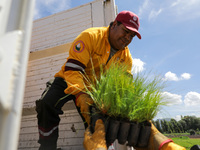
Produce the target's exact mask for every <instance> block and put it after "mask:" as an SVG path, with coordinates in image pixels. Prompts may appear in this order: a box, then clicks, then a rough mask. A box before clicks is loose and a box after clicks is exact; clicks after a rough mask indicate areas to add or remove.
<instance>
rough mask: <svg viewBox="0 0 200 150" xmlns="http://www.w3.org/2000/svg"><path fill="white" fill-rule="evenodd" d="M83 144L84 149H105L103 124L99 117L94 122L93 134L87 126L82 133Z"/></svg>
mask: <svg viewBox="0 0 200 150" xmlns="http://www.w3.org/2000/svg"><path fill="white" fill-rule="evenodd" d="M83 146H84V148H85V149H86V150H107V146H106V140H105V126H104V123H103V121H102V120H101V119H98V120H97V121H96V124H95V131H94V133H93V134H91V132H90V127H88V128H87V129H86V131H85V134H84V141H83Z"/></svg>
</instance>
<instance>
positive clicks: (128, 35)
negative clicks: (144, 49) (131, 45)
mask: <svg viewBox="0 0 200 150" xmlns="http://www.w3.org/2000/svg"><path fill="white" fill-rule="evenodd" d="M125 38H126V40H127V41H129V42H130V41H131V40H132V38H133V37H132V35H131V33H127V34H126V36H125Z"/></svg>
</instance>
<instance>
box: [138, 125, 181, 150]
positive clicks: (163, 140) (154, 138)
mask: <svg viewBox="0 0 200 150" xmlns="http://www.w3.org/2000/svg"><path fill="white" fill-rule="evenodd" d="M135 149H136V150H185V148H184V147H182V146H179V145H177V144H175V143H174V142H173V141H172V140H171V139H169V138H168V137H166V136H164V135H163V134H162V133H160V132H159V131H158V130H157V128H156V127H155V126H154V125H153V124H152V123H151V135H150V139H149V143H148V147H146V148H137V147H136V148H135Z"/></svg>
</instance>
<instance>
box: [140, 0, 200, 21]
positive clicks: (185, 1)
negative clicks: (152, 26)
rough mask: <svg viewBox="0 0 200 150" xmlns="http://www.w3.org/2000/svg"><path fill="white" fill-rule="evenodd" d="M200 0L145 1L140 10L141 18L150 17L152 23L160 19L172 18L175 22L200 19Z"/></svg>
mask: <svg viewBox="0 0 200 150" xmlns="http://www.w3.org/2000/svg"><path fill="white" fill-rule="evenodd" d="M199 10H200V0H163V1H161V2H159V3H158V2H157V0H151V1H150V0H144V2H143V4H142V5H141V6H140V8H139V13H138V15H139V17H141V18H144V17H148V18H149V20H150V21H152V19H154V20H155V19H156V18H158V16H160V18H159V19H161V17H162V18H170V19H171V20H172V19H173V20H174V21H175V22H177V21H188V20H190V19H197V18H199V17H200V11H199ZM166 20H168V19H166Z"/></svg>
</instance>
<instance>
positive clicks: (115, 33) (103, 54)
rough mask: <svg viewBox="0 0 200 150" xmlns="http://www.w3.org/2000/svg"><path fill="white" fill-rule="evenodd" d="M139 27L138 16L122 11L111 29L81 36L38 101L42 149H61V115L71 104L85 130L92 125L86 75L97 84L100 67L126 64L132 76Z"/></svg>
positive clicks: (103, 28)
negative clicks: (132, 47)
mask: <svg viewBox="0 0 200 150" xmlns="http://www.w3.org/2000/svg"><path fill="white" fill-rule="evenodd" d="M139 26H140V23H139V18H138V16H137V15H136V14H134V13H132V12H130V11H122V12H120V13H119V14H118V15H117V17H116V19H115V20H114V22H112V23H111V24H110V26H109V27H99V28H89V29H87V30H85V31H83V32H82V33H81V34H80V35H79V36H77V38H76V39H75V40H74V42H73V43H72V46H71V48H70V51H69V57H68V58H67V61H66V63H65V64H64V65H63V66H62V68H61V70H60V71H59V72H58V73H56V74H55V79H54V81H53V83H52V85H51V86H50V87H48V89H46V91H45V92H44V93H43V94H42V97H41V99H40V100H37V101H36V111H37V118H38V130H39V140H38V142H39V143H40V144H41V145H40V148H39V149H40V150H55V149H56V148H57V139H58V125H59V122H60V118H59V114H62V113H63V112H62V110H61V108H62V106H63V105H64V104H65V103H66V102H67V101H69V100H74V101H75V103H76V106H77V109H78V111H79V112H80V114H81V117H82V119H83V121H84V123H85V127H87V125H88V124H89V123H90V115H89V106H90V104H92V103H93V101H92V99H91V98H90V96H89V95H87V94H85V93H84V91H85V88H84V87H85V85H84V84H85V78H84V77H83V74H84V75H86V76H87V77H88V78H89V80H90V81H93V80H94V77H96V76H97V77H98V75H99V73H100V67H103V69H106V68H108V67H109V65H110V64H111V63H112V62H117V63H125V64H126V65H127V68H128V69H127V72H128V73H130V74H131V68H132V57H131V54H130V52H129V49H128V47H127V46H128V44H129V43H130V42H131V41H132V39H133V37H134V36H137V37H138V38H139V39H141V35H140V33H139V32H138V29H139ZM93 71H94V72H95V75H96V76H94V74H93V73H91V72H93Z"/></svg>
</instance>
